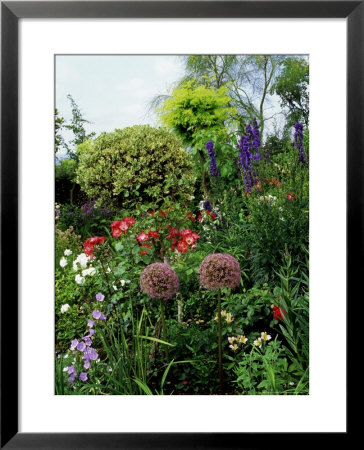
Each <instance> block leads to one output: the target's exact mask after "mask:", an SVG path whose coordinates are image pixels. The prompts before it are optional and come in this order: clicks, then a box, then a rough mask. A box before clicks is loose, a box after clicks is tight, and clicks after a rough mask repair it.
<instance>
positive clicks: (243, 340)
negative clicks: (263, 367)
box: [239, 336, 248, 344]
mask: <svg viewBox="0 0 364 450" xmlns="http://www.w3.org/2000/svg"><path fill="white" fill-rule="evenodd" d="M247 340H248V338H246V337H245V336H239V342H241V343H242V344H245V342H246V341H247Z"/></svg>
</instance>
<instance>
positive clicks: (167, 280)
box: [140, 263, 179, 363]
mask: <svg viewBox="0 0 364 450" xmlns="http://www.w3.org/2000/svg"><path fill="white" fill-rule="evenodd" d="M140 288H141V290H142V291H143V292H145V293H146V294H147V295H149V296H150V297H152V298H157V299H159V300H160V308H161V322H162V328H163V339H164V341H165V342H167V341H166V336H167V333H166V324H165V312H164V304H165V302H166V301H167V300H169V299H171V298H172V297H174V296H175V295H176V293H177V292H178V289H179V281H178V276H177V274H176V272H175V271H174V270H173V269H172V267H171V266H170V265H168V264H166V263H153V264H149V266H147V267H146V268H145V269H144V270H143V272H142V274H141V276H140ZM165 353H166V360H167V363H168V362H169V356H168V349H167V346H165Z"/></svg>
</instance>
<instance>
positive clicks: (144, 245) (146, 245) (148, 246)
mask: <svg viewBox="0 0 364 450" xmlns="http://www.w3.org/2000/svg"><path fill="white" fill-rule="evenodd" d="M141 247H146V248H149V249H151V248H152V247H151V246H150V245H148V244H142V245H141Z"/></svg>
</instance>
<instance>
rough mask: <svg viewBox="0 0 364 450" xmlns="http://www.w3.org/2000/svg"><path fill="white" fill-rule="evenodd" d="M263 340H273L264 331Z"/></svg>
mask: <svg viewBox="0 0 364 450" xmlns="http://www.w3.org/2000/svg"><path fill="white" fill-rule="evenodd" d="M260 336H261V339H263V341H270V340H271V339H272V336H270V335H269V334H267V333H266V332H265V331H263V332H262V333H261V334H260Z"/></svg>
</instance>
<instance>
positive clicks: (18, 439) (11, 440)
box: [0, 0, 364, 450]
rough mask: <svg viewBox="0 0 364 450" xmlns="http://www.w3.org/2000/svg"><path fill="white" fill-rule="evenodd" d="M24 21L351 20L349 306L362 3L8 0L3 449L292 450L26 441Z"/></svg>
mask: <svg viewBox="0 0 364 450" xmlns="http://www.w3.org/2000/svg"><path fill="white" fill-rule="evenodd" d="M21 18H347V39H348V41H347V75H348V86H347V155H346V156H347V180H348V183H347V286H348V288H347V303H346V304H347V305H348V304H349V299H351V300H353V301H354V303H355V300H356V299H355V298H354V297H355V295H356V292H360V291H361V290H360V286H359V283H360V281H361V279H362V274H363V273H364V271H363V269H364V267H363V266H364V263H363V260H364V259H363V211H364V209H363V202H364V196H363V194H364V190H363V181H362V178H361V174H362V173H364V172H363V169H364V166H363V151H362V150H363V147H364V1H332V0H328V1H259V0H255V1H239V0H237V1H187V2H186V1H112V2H108V1H92V2H87V1H86V2H85V1H79V2H77V1H70V2H62V1H55V2H47V1H38V2H33V1H29V2H22V1H5V2H1V258H0V275H1V291H0V292H1V309H0V313H1V333H0V339H1V341H0V351H1V354H0V355H1V362H0V364H1V366H0V367H1V379H0V382H1V424H0V425H1V442H0V446H1V448H6V449H28V448H29V449H35V448H49V449H66V448H67V449H73V448H74V449H76V448H77V449H83V448H87V449H89V450H91V449H106V448H110V449H111V448H112V449H116V448H120V449H142V448H151V449H164V448H171V449H186V448H192V449H193V448H195V449H203V448H211V449H212V448H213V449H220V448H221V449H226V448H261V447H263V446H264V447H266V446H267V445H269V447H272V446H276V445H279V447H280V448H282V447H286V446H287V447H288V446H289V445H291V443H292V435H291V434H290V433H283V434H280V435H279V437H278V436H277V435H274V434H272V433H262V434H259V433H229V434H228V436H227V434H226V433H136V434H133V433H107V434H106V433H65V434H50V433H18V406H17V405H18V400H19V398H18V378H17V373H18V353H17V350H16V349H17V345H15V343H14V342H15V339H16V336H17V335H18V331H19V330H18V325H17V324H16V323H15V322H16V321H14V317H15V318H16V317H17V316H18V303H17V299H18V288H17V287H18V281H19V280H18V273H17V271H16V270H14V268H16V267H17V266H18V241H17V238H16V236H17V234H18V181H19V180H18V51H19V48H18V21H19V19H21ZM333 122H334V121H333ZM334 127H335V123H333V128H334ZM333 132H334V129H333ZM9 236H11V239H9ZM9 299H11V301H9ZM347 312H348V307H347ZM9 317H10V318H12V319H11V320H9ZM9 335H11V340H12V345H11V346H9V345H8V341H9ZM348 352H349V354H350V349H349V348H348ZM348 360H349V359H348ZM10 368H11V370H9V369H10ZM333 395H334V394H333ZM347 418H349V414H347ZM347 422H348V428H347V432H346V433H337V435H336V436H335V437H334V438H335V440H336V442H338V443H340V442H341V441H342V440H343V439H345V440H347V439H348V437H349V431H351V429H350V427H349V421H347ZM350 436H351V433H350ZM313 437H314V439H315V445H317V444H318V445H320V441H324V442H325V444H326V445H327V435H326V434H324V433H315V434H314V435H312V434H311V433H303V434H302V435H301V436H300V438H299V441H298V442H299V446H301V445H305V446H306V447H307V445H310V441H311V439H312V438H313ZM295 442H297V440H296V436H295ZM343 443H344V442H343ZM294 446H295V447H297V445H296V444H294Z"/></svg>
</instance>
